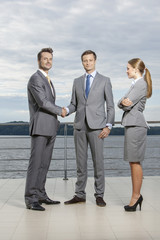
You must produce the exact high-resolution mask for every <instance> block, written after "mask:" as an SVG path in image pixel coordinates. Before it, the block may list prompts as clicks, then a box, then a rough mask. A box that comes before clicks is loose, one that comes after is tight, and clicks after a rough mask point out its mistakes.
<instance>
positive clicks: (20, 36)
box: [0, 0, 160, 123]
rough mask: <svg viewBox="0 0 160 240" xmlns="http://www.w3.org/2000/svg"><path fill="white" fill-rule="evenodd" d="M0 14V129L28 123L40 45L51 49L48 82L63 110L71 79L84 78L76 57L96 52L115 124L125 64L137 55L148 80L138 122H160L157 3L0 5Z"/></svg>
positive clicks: (29, 0)
mask: <svg viewBox="0 0 160 240" xmlns="http://www.w3.org/2000/svg"><path fill="white" fill-rule="evenodd" d="M0 9H1V16H0V68H1V69H0V122H1V123H3V122H9V121H29V112H28V102H27V91H26V87H27V82H28V80H29V78H30V76H31V75H32V74H33V73H34V72H35V71H36V70H37V67H38V66H37V53H38V52H39V51H40V50H41V49H42V48H43V47H52V48H53V50H54V58H53V68H52V70H51V71H50V76H51V78H52V81H53V83H54V86H55V89H56V94H57V100H56V104H57V105H60V106H67V105H68V104H69V102H70V96H71V91H72V84H73V80H74V78H77V77H79V76H81V75H82V74H84V69H83V67H82V64H81V59H80V56H81V53H82V52H84V51H85V50H87V49H91V50H93V51H95V52H96V53H97V56H98V58H97V64H96V69H97V71H98V72H100V73H101V74H103V75H105V76H108V77H110V79H111V82H112V87H113V94H114V102H115V106H116V120H117V121H120V120H121V116H122V111H121V110H119V109H118V108H117V102H118V100H119V99H120V98H121V97H122V96H123V95H124V93H125V92H126V91H127V89H128V88H129V87H130V84H131V80H129V79H128V78H127V75H126V65H127V61H128V60H130V59H132V58H135V57H140V58H141V59H142V60H143V61H144V63H145V64H146V67H147V68H148V69H149V70H150V72H151V75H152V80H153V96H152V98H150V99H149V100H148V101H147V104H146V110H145V117H146V120H160V103H159V102H160V97H159V95H160V1H158V0H152V1H150V0H132V1H131V0H94V1H93V0H1V1H0ZM73 116H74V115H72V116H70V117H68V118H65V119H62V118H61V117H59V120H60V121H73Z"/></svg>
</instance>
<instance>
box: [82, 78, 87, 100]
mask: <svg viewBox="0 0 160 240" xmlns="http://www.w3.org/2000/svg"><path fill="white" fill-rule="evenodd" d="M85 78H86V74H84V75H83V76H82V79H81V85H82V91H83V96H84V98H85V99H86V93H85Z"/></svg>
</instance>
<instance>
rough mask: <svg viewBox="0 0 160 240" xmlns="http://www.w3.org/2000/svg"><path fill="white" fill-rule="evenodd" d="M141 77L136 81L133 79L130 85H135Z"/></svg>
mask: <svg viewBox="0 0 160 240" xmlns="http://www.w3.org/2000/svg"><path fill="white" fill-rule="evenodd" d="M141 78H142V77H139V78H137V79H134V80H133V81H132V85H135V84H136V82H137V81H138V80H139V79H141Z"/></svg>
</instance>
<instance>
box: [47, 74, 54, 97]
mask: <svg viewBox="0 0 160 240" xmlns="http://www.w3.org/2000/svg"><path fill="white" fill-rule="evenodd" d="M46 78H47V80H48V82H49V85H50V88H51V91H52V94H53V96H54V90H53V85H52V82H51V79H50V77H49V76H48V75H47V76H46Z"/></svg>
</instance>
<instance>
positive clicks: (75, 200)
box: [64, 195, 86, 205]
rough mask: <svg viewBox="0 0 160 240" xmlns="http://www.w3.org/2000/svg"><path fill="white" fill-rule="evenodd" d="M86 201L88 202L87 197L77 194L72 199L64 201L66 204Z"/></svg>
mask: <svg viewBox="0 0 160 240" xmlns="http://www.w3.org/2000/svg"><path fill="white" fill-rule="evenodd" d="M84 202H86V199H84V198H79V197H77V196H76V195H75V196H74V197H73V198H72V199H71V200H69V201H66V202H64V204H66V205H69V204H74V203H84Z"/></svg>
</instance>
